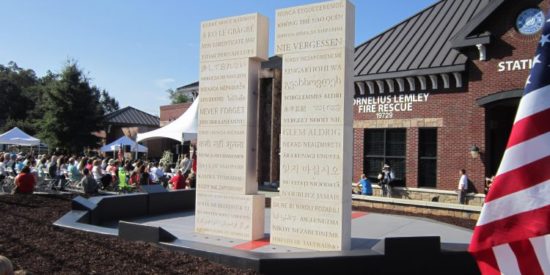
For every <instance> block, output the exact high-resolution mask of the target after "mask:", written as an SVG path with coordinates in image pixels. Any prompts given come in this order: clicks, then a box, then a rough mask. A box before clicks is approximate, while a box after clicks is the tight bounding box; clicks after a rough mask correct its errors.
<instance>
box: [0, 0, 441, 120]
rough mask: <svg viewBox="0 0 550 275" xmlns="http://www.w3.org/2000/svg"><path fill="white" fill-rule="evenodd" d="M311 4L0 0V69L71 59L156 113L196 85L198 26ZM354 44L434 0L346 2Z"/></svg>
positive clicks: (37, 67) (54, 65)
mask: <svg viewBox="0 0 550 275" xmlns="http://www.w3.org/2000/svg"><path fill="white" fill-rule="evenodd" d="M316 2H322V1H318V0H316V1H314V0H263V1H260V0H200V1H198V0H157V1H154V0H117V1H113V0H76V1H74V0H48V1H44V0H0V11H1V13H2V16H1V18H2V30H1V31H0V64H3V65H7V63H8V62H10V61H14V62H16V63H17V65H18V66H20V67H22V68H25V69H32V70H34V71H35V72H36V74H37V75H38V76H39V77H41V76H44V75H45V74H46V72H47V71H48V70H50V71H52V72H59V71H61V69H62V68H63V65H64V64H66V62H67V60H74V61H77V63H78V65H79V67H80V68H81V69H82V70H83V71H84V72H85V73H86V75H87V77H88V78H89V79H90V81H91V83H92V84H93V85H95V86H97V87H99V88H100V89H105V90H107V91H108V92H109V94H110V95H111V96H113V97H114V98H115V99H116V100H118V102H119V104H120V107H121V108H123V107H126V106H132V107H135V108H137V109H140V110H142V111H145V112H147V113H150V114H154V115H159V112H160V111H159V107H160V106H161V105H167V104H170V100H169V98H168V93H167V92H166V91H167V90H168V89H174V90H175V89H176V88H177V87H180V86H184V85H186V84H189V83H192V82H195V81H197V79H198V74H199V70H198V68H199V43H200V35H199V33H200V22H202V21H206V20H212V19H217V18H222V17H229V16H237V15H242V14H248V13H254V12H258V13H260V14H263V15H265V16H267V17H268V18H269V24H270V28H269V33H270V40H269V44H270V47H269V53H270V55H272V54H273V43H274V42H273V41H274V39H273V33H274V21H275V11H276V10H277V9H280V8H287V7H292V6H298V5H304V4H311V3H316ZM350 2H352V3H353V4H354V5H355V44H356V45H359V44H361V43H363V42H365V41H367V40H369V39H371V38H373V37H375V36H377V35H378V34H380V33H382V32H384V31H386V30H387V29H389V28H391V27H393V26H395V25H396V24H398V23H400V22H401V21H403V20H405V19H407V18H408V17H410V16H412V15H414V14H416V13H418V12H420V11H422V10H423V9H425V8H427V7H429V6H431V5H432V4H434V3H436V2H437V0H392V1H384V0H351V1H350Z"/></svg>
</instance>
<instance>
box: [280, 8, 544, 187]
mask: <svg viewBox="0 0 550 275" xmlns="http://www.w3.org/2000/svg"><path fill="white" fill-rule="evenodd" d="M546 10H548V3H547V1H541V0H533V1H530V0H522V1H513V0H510V1H506V0H461V1H455V0H443V1H440V2H437V3H436V4H434V5H433V6H431V7H428V8H427V9H425V10H423V11H421V12H419V13H418V14H416V15H414V16H413V17H411V18H408V19H406V20H405V21H403V22H401V23H399V24H398V25H396V26H395V27H393V28H391V29H389V30H387V31H385V32H383V33H381V34H380V35H378V36H376V37H374V38H372V39H371V40H369V41H366V42H365V43H363V44H361V45H359V46H357V47H356V50H355V64H354V66H355V67H354V70H355V87H356V89H355V100H354V104H353V108H354V162H353V163H354V164H353V165H354V166H353V168H354V169H353V171H354V178H355V179H357V178H359V176H360V175H361V174H362V173H365V174H366V175H367V176H368V177H370V178H372V179H374V178H376V176H377V175H378V173H379V172H380V170H381V168H382V165H383V164H385V163H387V164H389V165H390V166H391V167H392V168H393V170H394V173H395V178H396V179H397V184H398V185H401V186H406V187H412V188H435V189H443V190H455V189H456V188H457V185H458V179H459V170H460V169H466V170H467V173H468V175H469V178H470V180H471V181H472V183H473V185H472V188H471V190H470V191H474V192H479V193H482V192H483V188H484V183H485V178H486V177H490V176H491V175H494V174H495V173H496V172H497V169H498V165H499V162H500V160H501V158H502V155H503V153H504V149H505V147H506V143H507V140H508V137H509V135H510V130H511V127H512V124H513V121H514V117H515V113H516V110H517V107H518V104H519V100H520V97H521V95H522V93H523V87H524V85H525V82H526V80H527V77H528V75H529V69H530V67H531V65H532V62H533V61H532V59H533V55H534V53H535V50H536V46H537V43H538V41H539V38H540V32H541V30H542V25H543V24H544V22H545V18H544V17H545V15H544V12H543V11H546ZM283 77H284V76H283Z"/></svg>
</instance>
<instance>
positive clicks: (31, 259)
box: [0, 195, 256, 274]
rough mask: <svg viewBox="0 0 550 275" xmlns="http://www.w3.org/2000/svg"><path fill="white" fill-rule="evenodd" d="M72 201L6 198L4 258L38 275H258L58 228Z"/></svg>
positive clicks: (0, 224)
mask: <svg viewBox="0 0 550 275" xmlns="http://www.w3.org/2000/svg"><path fill="white" fill-rule="evenodd" d="M71 198H72V197H71V196H53V195H52V196H42V195H27V196H25V195H17V196H13V195H0V255H4V256H6V257H8V258H9V259H10V260H11V261H12V263H13V264H14V268H15V269H16V270H17V269H24V270H27V271H30V272H31V273H33V274H54V273H55V274H175V273H178V274H256V273H255V272H253V271H250V270H242V269H237V268H230V267H226V266H223V265H220V264H217V263H213V262H210V261H208V260H206V259H204V258H200V257H195V256H192V255H188V254H184V253H181V252H175V251H170V250H167V249H163V248H160V247H157V246H155V245H154V244H149V243H144V242H129V241H125V240H122V239H118V238H116V237H110V236H102V235H97V234H92V233H85V232H80V231H76V230H68V229H63V228H58V227H56V226H53V225H52V223H53V222H54V221H56V220H57V219H58V218H60V217H61V216H63V215H64V214H65V213H67V212H68V211H69V210H70V208H71V203H70V201H71Z"/></svg>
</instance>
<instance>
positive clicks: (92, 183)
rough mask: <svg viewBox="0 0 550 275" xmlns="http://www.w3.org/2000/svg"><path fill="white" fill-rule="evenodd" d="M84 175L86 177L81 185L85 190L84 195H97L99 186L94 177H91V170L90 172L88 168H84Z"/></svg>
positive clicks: (81, 181)
mask: <svg viewBox="0 0 550 275" xmlns="http://www.w3.org/2000/svg"><path fill="white" fill-rule="evenodd" d="M82 173H83V174H84V176H83V177H82V179H81V180H80V185H82V187H83V188H84V193H86V194H87V195H91V194H96V193H97V190H98V189H99V185H98V184H97V181H96V180H95V179H94V177H93V176H92V175H90V170H88V168H84V170H83V171H82Z"/></svg>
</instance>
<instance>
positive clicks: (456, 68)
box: [353, 64, 466, 81]
mask: <svg viewBox="0 0 550 275" xmlns="http://www.w3.org/2000/svg"><path fill="white" fill-rule="evenodd" d="M465 70H466V65H465V64H461V65H454V66H447V67H437V68H429V69H420V70H410V71H401V72H391V73H383V74H372V75H358V76H355V77H354V79H353V80H354V81H368V80H379V79H388V78H401V77H409V76H419V75H431V74H444V73H455V72H463V71H465Z"/></svg>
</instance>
